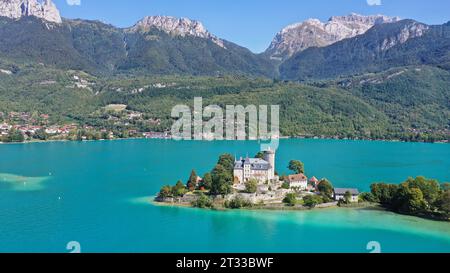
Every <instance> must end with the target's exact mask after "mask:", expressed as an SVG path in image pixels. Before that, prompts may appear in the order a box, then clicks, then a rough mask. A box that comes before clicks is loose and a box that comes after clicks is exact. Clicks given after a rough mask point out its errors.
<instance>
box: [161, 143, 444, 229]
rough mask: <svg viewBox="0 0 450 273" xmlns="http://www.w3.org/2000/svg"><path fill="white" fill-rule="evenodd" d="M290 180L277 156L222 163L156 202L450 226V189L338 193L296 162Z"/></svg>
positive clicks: (401, 187)
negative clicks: (384, 214)
mask: <svg viewBox="0 0 450 273" xmlns="http://www.w3.org/2000/svg"><path fill="white" fill-rule="evenodd" d="M288 169H289V170H290V171H291V172H292V173H291V174H289V175H285V174H283V175H279V174H278V173H277V172H276V170H275V152H273V151H270V150H269V151H263V152H259V153H258V154H256V155H255V156H254V157H253V158H250V157H248V156H247V157H246V158H242V157H241V158H234V157H233V156H232V155H230V154H223V155H221V156H220V157H219V159H218V161H217V164H216V165H215V166H214V168H213V169H212V170H211V171H210V172H208V173H206V174H204V175H203V177H200V176H199V175H198V174H197V172H196V171H195V170H192V171H191V174H190V176H189V178H188V179H187V181H184V182H183V181H181V180H179V181H178V182H177V183H176V184H175V185H174V186H171V185H166V186H163V187H162V188H161V190H160V192H159V193H158V195H157V197H155V199H154V201H155V202H156V203H160V204H168V205H175V206H190V207H196V208H205V209H220V210H222V209H267V210H307V209H313V208H330V207H338V206H339V207H352V208H376V209H386V210H389V211H393V212H396V213H400V214H406V215H412V216H418V217H423V218H429V219H434V220H441V221H449V220H450V183H443V184H440V183H439V182H438V181H437V180H434V179H427V178H424V177H417V178H408V179H407V180H406V181H405V182H403V183H401V184H387V183H374V184H372V185H371V191H370V192H363V193H360V192H359V190H358V189H353V188H335V187H334V186H333V184H332V183H331V182H330V181H329V180H328V179H326V178H322V179H317V178H316V177H315V176H312V177H310V178H308V177H307V176H306V175H305V166H304V164H303V163H302V162H301V161H298V160H291V161H290V162H289V165H288Z"/></svg>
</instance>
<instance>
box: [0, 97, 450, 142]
mask: <svg viewBox="0 0 450 273" xmlns="http://www.w3.org/2000/svg"><path fill="white" fill-rule="evenodd" d="M93 117H95V118H97V119H99V120H101V122H97V123H96V124H83V123H80V122H61V121H54V120H53V119H52V117H51V116H50V115H49V114H42V113H37V112H6V113H5V112H1V111H0V143H15V142H36V141H59V140H67V141H86V140H113V139H127V138H146V139H172V135H171V132H170V130H168V129H167V128H169V127H170V126H169V127H168V124H162V121H161V120H160V119H157V118H152V117H148V116H146V115H145V114H144V113H141V112H138V111H131V110H127V105H122V104H111V105H107V106H105V107H104V108H102V109H101V110H99V111H97V112H95V113H93ZM414 133H421V132H417V131H415V132H414ZM422 133H426V132H422ZM209 137H210V136H209V135H207V134H205V135H204V139H209ZM281 138H291V137H286V136H282V137H281ZM292 138H299V139H340V140H376V139H366V138H358V137H355V138H346V137H338V136H335V137H329V136H306V135H304V136H295V137H292ZM383 141H386V140H383ZM389 141H400V140H389ZM436 143H448V140H442V141H436Z"/></svg>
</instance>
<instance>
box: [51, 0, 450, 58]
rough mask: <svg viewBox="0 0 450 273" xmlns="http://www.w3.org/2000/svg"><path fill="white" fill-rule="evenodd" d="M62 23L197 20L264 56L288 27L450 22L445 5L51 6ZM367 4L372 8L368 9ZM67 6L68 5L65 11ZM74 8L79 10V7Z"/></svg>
mask: <svg viewBox="0 0 450 273" xmlns="http://www.w3.org/2000/svg"><path fill="white" fill-rule="evenodd" d="M54 2H55V3H56V5H57V6H58V8H59V10H60V11H61V15H62V16H63V17H66V18H83V19H96V20H101V21H104V22H106V23H110V24H113V25H115V26H119V27H127V26H131V25H133V24H134V23H135V22H136V21H138V20H139V19H141V18H143V17H144V16H147V15H171V16H176V17H188V18H191V19H196V20H200V21H202V22H203V24H204V25H205V26H206V28H207V29H208V30H209V31H210V32H212V33H214V34H215V35H217V36H219V37H221V38H223V39H226V40H229V41H232V42H234V43H237V44H239V45H242V46H245V47H247V48H249V49H250V50H252V51H254V52H261V51H264V50H265V49H266V48H267V47H268V45H269V44H270V42H271V40H272V39H273V37H274V36H275V34H276V33H277V32H278V31H279V30H281V29H282V28H283V27H285V26H286V25H288V24H291V23H295V22H300V21H303V20H305V19H308V18H318V19H321V20H327V19H328V18H329V17H331V16H333V15H346V14H349V13H351V12H356V13H360V14H364V15H369V14H385V15H390V16H400V17H401V18H411V19H415V20H418V21H421V22H424V23H428V24H442V23H445V22H447V21H449V20H450V16H449V14H450V13H449V11H450V1H449V0H428V1H426V0H310V1H306V0H126V1H125V0H54ZM368 2H370V3H371V5H369V4H368ZM68 3H71V4H72V5H69V4H68ZM78 3H79V5H78Z"/></svg>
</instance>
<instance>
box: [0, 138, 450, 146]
mask: <svg viewBox="0 0 450 273" xmlns="http://www.w3.org/2000/svg"><path fill="white" fill-rule="evenodd" d="M285 139H304V140H336V141H367V142H387V143H391V142H392V143H423V144H450V142H448V141H436V142H426V141H403V140H399V139H340V138H332V137H329V138H321V137H280V138H279V140H285ZM123 140H174V139H173V138H143V137H130V138H116V139H96V140H69V139H54V140H32V141H23V142H1V141H0V145H18V144H35V143H55V142H56V143H57V142H81V143H83V142H88V143H89V142H103V141H123ZM182 141H184V140H182ZM192 141H200V142H211V140H206V139H204V140H192ZM212 141H217V140H212ZM218 141H258V140H249V139H247V140H227V139H223V140H218Z"/></svg>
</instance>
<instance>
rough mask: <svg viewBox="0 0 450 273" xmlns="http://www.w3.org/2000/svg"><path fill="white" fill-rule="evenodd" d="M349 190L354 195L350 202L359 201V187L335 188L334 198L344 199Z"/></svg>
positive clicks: (337, 199)
mask: <svg viewBox="0 0 450 273" xmlns="http://www.w3.org/2000/svg"><path fill="white" fill-rule="evenodd" d="M347 192H349V193H350V194H351V195H352V197H351V198H350V202H352V203H355V202H358V201H359V191H358V189H346V188H335V189H334V200H336V201H339V200H344V198H345V194H346V193H347Z"/></svg>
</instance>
